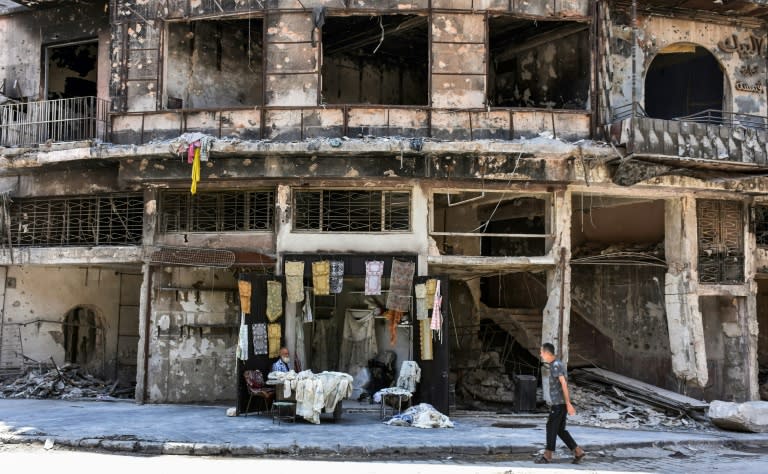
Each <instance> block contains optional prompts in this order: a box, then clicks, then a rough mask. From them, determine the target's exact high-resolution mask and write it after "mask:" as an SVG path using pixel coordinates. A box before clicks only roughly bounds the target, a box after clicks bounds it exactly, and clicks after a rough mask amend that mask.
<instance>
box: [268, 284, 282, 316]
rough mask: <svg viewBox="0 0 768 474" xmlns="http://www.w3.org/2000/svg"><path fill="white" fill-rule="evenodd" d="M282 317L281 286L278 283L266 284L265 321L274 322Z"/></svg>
mask: <svg viewBox="0 0 768 474" xmlns="http://www.w3.org/2000/svg"><path fill="white" fill-rule="evenodd" d="M282 315H283V284H282V283H280V282H279V281H274V280H270V281H268V282H267V319H269V321H270V322H275V321H277V320H278V319H280V316H282Z"/></svg>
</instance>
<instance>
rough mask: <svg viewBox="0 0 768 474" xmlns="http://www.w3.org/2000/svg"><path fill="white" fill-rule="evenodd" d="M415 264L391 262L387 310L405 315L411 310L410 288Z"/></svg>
mask: <svg viewBox="0 0 768 474" xmlns="http://www.w3.org/2000/svg"><path fill="white" fill-rule="evenodd" d="M415 269H416V264H415V263H413V262H402V261H400V260H392V273H391V274H390V277H389V294H388V295H387V305H386V306H387V309H391V310H395V311H400V312H403V313H407V312H409V311H410V310H411V287H412V286H413V273H414V271H415Z"/></svg>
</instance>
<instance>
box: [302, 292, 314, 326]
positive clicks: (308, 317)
mask: <svg viewBox="0 0 768 474" xmlns="http://www.w3.org/2000/svg"><path fill="white" fill-rule="evenodd" d="M306 292H307V295H306V297H305V298H304V322H305V323H311V322H312V320H313V319H314V318H313V317H312V304H311V303H312V298H310V294H309V289H307V290H306Z"/></svg>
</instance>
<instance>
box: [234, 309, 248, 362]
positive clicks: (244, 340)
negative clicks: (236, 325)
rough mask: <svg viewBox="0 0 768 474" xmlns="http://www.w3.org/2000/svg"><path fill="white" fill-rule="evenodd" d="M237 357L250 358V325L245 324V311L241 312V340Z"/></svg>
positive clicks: (241, 358)
mask: <svg viewBox="0 0 768 474" xmlns="http://www.w3.org/2000/svg"><path fill="white" fill-rule="evenodd" d="M237 357H238V359H240V360H248V325H247V324H245V313H240V340H239V343H238V345H237Z"/></svg>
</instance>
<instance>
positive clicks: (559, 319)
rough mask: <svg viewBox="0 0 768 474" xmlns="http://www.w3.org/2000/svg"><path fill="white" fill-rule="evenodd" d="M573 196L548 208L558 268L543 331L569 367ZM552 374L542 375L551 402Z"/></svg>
mask: <svg viewBox="0 0 768 474" xmlns="http://www.w3.org/2000/svg"><path fill="white" fill-rule="evenodd" d="M571 202H572V198H571V192H570V191H557V192H555V193H554V194H553V195H552V198H551V200H550V203H549V206H548V208H547V219H546V221H547V231H548V233H550V234H553V235H554V237H553V238H552V247H551V249H550V251H549V252H550V255H552V257H554V260H555V268H553V269H552V270H549V271H548V272H547V294H548V295H549V297H548V298H547V304H546V305H545V306H544V313H543V318H542V327H541V338H542V340H541V342H542V344H543V343H545V342H551V343H552V344H554V346H555V350H556V351H557V352H558V357H559V358H560V359H561V360H562V361H563V363H564V364H566V365H567V364H568V333H569V328H570V323H571V265H570V261H571V214H572V210H571V207H572V206H571ZM548 375H549V373H548V371H545V372H544V373H543V374H542V389H543V393H544V399H545V400H546V401H549V379H548Z"/></svg>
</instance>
